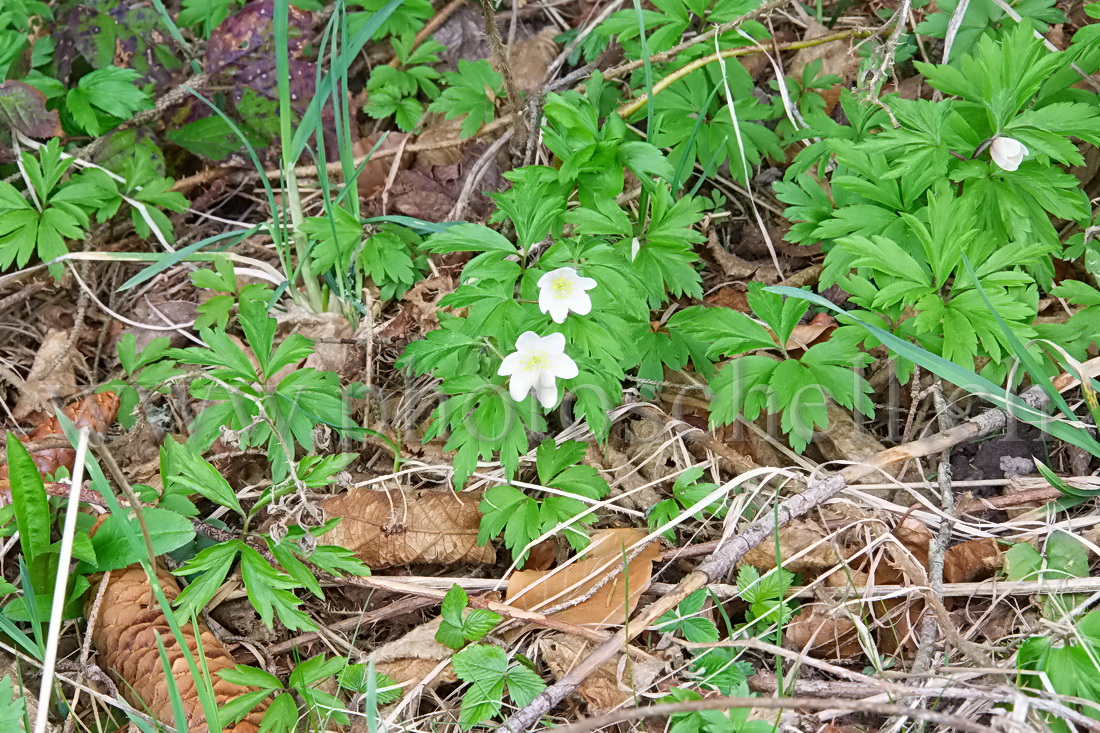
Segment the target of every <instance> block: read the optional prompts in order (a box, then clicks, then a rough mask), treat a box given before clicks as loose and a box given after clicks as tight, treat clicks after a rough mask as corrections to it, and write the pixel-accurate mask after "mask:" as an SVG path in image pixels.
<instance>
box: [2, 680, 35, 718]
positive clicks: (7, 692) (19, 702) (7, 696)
mask: <svg viewBox="0 0 1100 733" xmlns="http://www.w3.org/2000/svg"><path fill="white" fill-rule="evenodd" d="M23 689H25V688H23ZM26 714H27V702H26V699H25V698H24V696H23V695H20V694H17V690H16V688H15V686H14V684H13V681H12V678H11V675H7V676H5V677H4V678H3V679H2V680H0V727H2V728H3V729H4V730H10V731H26V730H29V728H26V727H24V724H25V722H26V721H25V718H26Z"/></svg>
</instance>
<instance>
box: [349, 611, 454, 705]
mask: <svg viewBox="0 0 1100 733" xmlns="http://www.w3.org/2000/svg"><path fill="white" fill-rule="evenodd" d="M442 621H443V618H442V617H441V616H440V617H436V618H435V619H432V620H431V621H429V622H428V623H426V624H421V625H420V626H417V627H416V628H415V629H413V630H412V631H410V632H409V633H407V634H405V635H404V636H402V637H401V638H400V639H395V640H393V641H390V642H387V643H385V644H383V645H382V646H380V647H378V648H377V649H375V650H374V651H373V652H371V653H370V654H369V655H368V656H367V660H368V661H371V662H374V668H375V670H376V671H377V672H378V673H379V674H384V675H386V676H387V677H390V678H391V679H393V680H394V681H395V682H397V684H399V685H401V686H402V687H411V686H413V685H419V684H420V683H421V682H423V681H425V679H426V678H427V677H428V675H430V674H431V673H432V670H434V669H435V668H436V667H438V666H439V664H440V662H444V661H446V660H448V659H450V658H451V656H452V655H453V654H454V653H455V652H454V649H451V648H450V647H446V646H443V645H442V644H440V643H439V642H438V641H436V640H435V635H436V632H438V631H439V624H440V623H441V622H442ZM457 679H458V677H456V676H455V672H454V669H452V668H451V665H449V664H448V665H447V666H446V667H444V668H443V669H442V670H440V672H439V674H437V675H436V676H435V677H434V678H432V679H431V680H429V681H428V686H429V687H431V688H434V687H435V686H436V685H440V684H448V683H450V682H455V681H456V680H457Z"/></svg>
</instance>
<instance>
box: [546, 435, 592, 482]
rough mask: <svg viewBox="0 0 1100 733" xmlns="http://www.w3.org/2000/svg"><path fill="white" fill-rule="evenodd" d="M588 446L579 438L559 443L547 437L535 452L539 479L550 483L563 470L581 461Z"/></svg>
mask: <svg viewBox="0 0 1100 733" xmlns="http://www.w3.org/2000/svg"><path fill="white" fill-rule="evenodd" d="M586 450H587V447H586V446H585V444H584V443H582V442H581V441H579V440H566V441H564V442H562V443H561V445H558V444H557V443H556V442H555V441H554V439H553V438H547V439H546V440H544V441H543V442H542V443H540V444H539V447H538V450H537V451H536V452H535V467H536V470H537V471H538V475H539V481H541V482H542V483H543V484H546V485H550V484H551V482H552V481H554V479H555V478H556V477H557V476H558V475H559V474H561V473H562V472H563V471H565V470H566V469H568V468H569V467H570V466H573V465H574V464H576V463H579V462H580V461H581V460H582V459H583V458H584V454H585V451H586Z"/></svg>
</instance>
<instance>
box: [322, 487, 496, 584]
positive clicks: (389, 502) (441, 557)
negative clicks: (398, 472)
mask: <svg viewBox="0 0 1100 733" xmlns="http://www.w3.org/2000/svg"><path fill="white" fill-rule="evenodd" d="M480 502H481V494H480V493H463V494H455V493H452V492H450V491H431V490H426V489H425V490H417V491H400V490H397V489H393V490H390V491H372V490H371V489H352V490H351V491H348V492H345V493H343V494H340V495H339V496H334V497H332V498H331V499H325V500H324V501H322V502H321V507H322V508H323V509H324V510H325V511H326V512H327V513H328V514H329V516H333V517H341V520H340V523H339V524H338V525H336V528H335V529H333V530H332V531H331V532H329V533H328V534H326V535H325V542H326V543H329V544H334V545H340V546H342V547H346V548H348V549H349V550H351V551H352V552H354V553H355V554H356V556H357V557H358V558H359V559H360V560H362V561H363V562H365V563H366V564H367V565H368V566H370V567H372V568H384V567H390V566H392V565H407V564H408V563H413V562H420V563H437V564H441V565H452V564H455V563H462V562H470V563H493V562H495V561H496V550H495V549H493V546H492V545H485V546H484V547H479V546H478V544H477V532H478V528H479V526H480V524H481V512H479V511H478V509H477V506H478V504H479V503H480Z"/></svg>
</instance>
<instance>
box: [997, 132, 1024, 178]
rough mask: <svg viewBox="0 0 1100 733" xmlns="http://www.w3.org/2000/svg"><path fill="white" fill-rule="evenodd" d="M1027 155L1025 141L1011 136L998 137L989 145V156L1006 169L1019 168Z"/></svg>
mask: <svg viewBox="0 0 1100 733" xmlns="http://www.w3.org/2000/svg"><path fill="white" fill-rule="evenodd" d="M1025 155H1027V148H1025V147H1024V145H1023V143H1021V142H1020V141H1019V140H1013V139H1012V138H1010V137H998V138H996V139H995V140H994V141H993V143H992V144H991V145H990V146H989V157H990V158H992V159H993V162H994V163H996V164H997V165H998V166H1000V167H1001V168H1003V169H1004V170H1006V171H1014V170H1017V169H1018V168H1019V167H1020V163H1022V162H1023V160H1024V156H1025Z"/></svg>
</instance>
